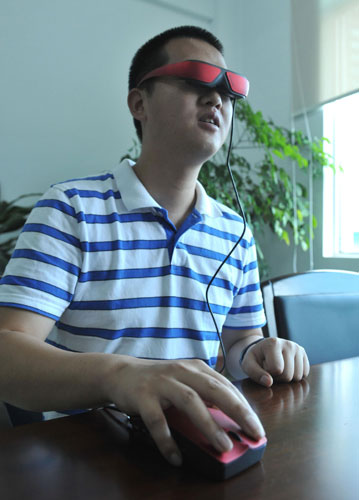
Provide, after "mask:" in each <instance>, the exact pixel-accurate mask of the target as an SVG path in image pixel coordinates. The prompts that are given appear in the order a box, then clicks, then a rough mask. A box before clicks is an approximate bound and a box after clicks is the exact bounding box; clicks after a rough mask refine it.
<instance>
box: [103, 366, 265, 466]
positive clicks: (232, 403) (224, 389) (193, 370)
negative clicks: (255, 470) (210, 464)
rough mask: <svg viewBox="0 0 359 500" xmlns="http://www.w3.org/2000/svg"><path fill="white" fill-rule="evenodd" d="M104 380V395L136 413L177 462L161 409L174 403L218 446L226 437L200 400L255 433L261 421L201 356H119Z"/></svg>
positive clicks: (226, 443)
mask: <svg viewBox="0 0 359 500" xmlns="http://www.w3.org/2000/svg"><path fill="white" fill-rule="evenodd" d="M118 361H119V363H118V365H117V366H116V362H115V364H114V367H113V370H111V372H110V373H111V375H110V379H109V381H108V382H107V383H106V387H107V391H108V392H107V398H108V399H109V400H111V401H112V402H113V403H115V404H116V405H117V407H118V408H119V409H120V410H121V411H123V412H125V413H127V414H129V415H132V414H136V415H140V416H141V418H142V420H143V422H144V424H145V425H146V427H147V429H148V430H149V432H150V434H151V435H152V437H153V439H154V441H155V443H156V444H157V447H158V448H159V450H160V452H161V453H162V455H163V456H164V457H165V458H166V459H167V460H168V461H169V462H170V463H172V464H173V465H180V463H181V454H180V451H179V449H178V447H177V445H176V443H175V441H174V439H173V438H172V436H171V433H170V430H169V427H168V425H167V421H166V418H165V415H164V410H165V409H166V408H168V407H169V406H171V405H173V406H175V407H176V408H178V409H179V410H181V411H182V412H184V413H185V414H187V416H188V417H189V418H190V419H191V420H192V422H193V423H194V424H195V425H196V426H197V427H198V428H199V429H200V430H201V432H202V433H203V434H204V435H205V436H206V437H207V439H208V441H209V442H210V443H211V444H212V445H213V446H214V448H215V449H217V450H218V451H219V452H224V451H229V450H230V449H231V447H232V443H231V440H230V439H229V438H228V436H227V434H226V433H225V431H223V429H222V428H221V427H219V426H218V424H216V422H215V421H214V420H213V418H212V417H211V415H210V413H209V411H208V409H207V406H206V404H205V402H207V403H208V404H211V405H215V406H217V407H218V408H220V409H221V410H222V411H223V412H224V413H226V414H227V415H228V416H229V417H231V418H232V419H233V420H234V421H236V422H237V423H238V424H239V425H240V426H241V427H242V429H243V430H244V431H245V432H246V433H247V434H248V435H249V436H251V437H253V438H254V439H259V438H260V437H263V436H264V430H263V427H262V425H261V423H260V421H259V419H258V417H257V415H256V414H255V412H254V411H253V410H252V408H251V407H250V406H249V404H248V402H247V400H246V399H245V397H244V396H243V395H242V394H241V393H240V392H239V390H238V389H237V388H236V387H235V386H234V385H233V384H231V383H230V382H229V381H228V380H227V379H226V378H225V377H223V376H222V375H220V374H219V373H218V372H216V371H214V370H213V369H211V368H209V367H208V366H207V365H206V364H205V363H204V362H203V361H199V360H178V361H149V360H143V359H136V358H132V357H128V356H121V357H120V359H119V360H118Z"/></svg>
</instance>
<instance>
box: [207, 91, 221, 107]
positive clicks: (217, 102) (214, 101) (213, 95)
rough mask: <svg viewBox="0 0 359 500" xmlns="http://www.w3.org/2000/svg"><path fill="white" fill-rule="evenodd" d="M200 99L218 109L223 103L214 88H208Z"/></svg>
mask: <svg viewBox="0 0 359 500" xmlns="http://www.w3.org/2000/svg"><path fill="white" fill-rule="evenodd" d="M202 100H203V101H204V103H205V104H207V105H211V106H214V107H216V108H218V109H220V108H221V107H222V105H223V102H222V97H221V94H220V93H219V92H218V90H216V89H215V88H213V89H208V90H207V91H206V92H205V93H204V94H203V96H202Z"/></svg>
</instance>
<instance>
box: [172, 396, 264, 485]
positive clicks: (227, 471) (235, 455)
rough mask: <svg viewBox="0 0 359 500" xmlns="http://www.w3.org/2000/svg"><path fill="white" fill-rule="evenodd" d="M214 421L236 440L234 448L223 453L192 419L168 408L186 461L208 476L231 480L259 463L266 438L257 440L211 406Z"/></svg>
mask: <svg viewBox="0 0 359 500" xmlns="http://www.w3.org/2000/svg"><path fill="white" fill-rule="evenodd" d="M208 410H209V412H210V413H211V415H212V417H213V418H214V420H215V421H216V422H217V424H218V425H220V426H221V427H222V428H223V429H224V430H225V431H226V432H227V434H228V436H229V437H230V439H231V440H232V442H233V448H232V450H231V451H228V452H225V453H220V452H218V451H216V450H215V448H213V446H212V445H211V444H210V443H209V442H208V440H207V438H206V437H205V436H204V435H203V434H202V433H201V432H200V431H199V430H198V428H197V427H195V425H194V424H193V423H192V422H191V420H190V419H189V418H188V417H187V416H186V415H185V414H184V413H182V412H180V411H179V410H177V409H176V408H175V407H173V406H172V407H171V408H169V409H168V410H166V411H165V414H166V418H167V421H168V424H169V426H170V429H171V432H172V434H173V437H174V439H175V440H176V442H177V444H178V446H179V448H180V450H181V452H182V454H183V458H184V463H185V464H187V465H190V466H192V467H193V468H195V469H199V470H200V472H201V473H203V474H205V475H206V476H208V477H210V478H213V479H217V480H221V479H228V478H230V477H232V476H234V475H236V474H239V473H240V472H242V471H243V470H245V469H247V468H248V467H251V466H252V465H254V464H255V463H257V462H259V460H260V459H261V458H262V456H263V453H264V450H265V447H266V445H267V439H266V438H265V437H263V438H261V439H259V440H258V441H254V440H252V439H250V438H249V437H248V436H247V435H246V434H244V433H243V431H242V430H241V428H240V427H239V425H238V424H236V422H234V421H233V420H232V419H231V418H229V417H228V416H227V415H225V414H224V413H223V412H222V411H221V410H219V409H216V408H208Z"/></svg>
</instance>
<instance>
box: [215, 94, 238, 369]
mask: <svg viewBox="0 0 359 500" xmlns="http://www.w3.org/2000/svg"><path fill="white" fill-rule="evenodd" d="M235 107H236V100H235V99H234V100H233V112H232V124H231V133H230V138H229V145H228V153H227V160H226V166H227V170H228V173H229V176H230V178H231V182H232V186H233V189H234V194H235V197H236V201H237V204H238V208H239V213H240V215H241V217H242V219H243V230H242V233H241V235H240V236H239V238H238V240H237V241H236V243H235V244H234V246H233V248H232V249H231V251H230V252H229V253H228V255H227V256H226V257H225V258H224V260H223V261H222V262H221V265H220V266H219V267H218V269H217V271H216V272H215V273H214V275H213V276H212V278H211V279H210V281H209V283H208V285H207V289H206V303H207V307H208V310H209V312H210V315H211V318H212V321H213V323H214V326H215V329H216V332H217V336H218V339H219V343H220V345H221V349H222V352H223V366H222V368H221V369H220V370H218V371H219V373H222V372H223V370H224V369H225V367H226V350H225V348H224V345H223V340H222V335H221V333H220V331H219V329H218V325H217V322H216V318H215V317H214V314H213V311H212V308H211V305H210V303H209V300H208V293H209V289H210V287H211V285H212V283H213V281H214V280H215V278H216V276H217V275H218V273H219V271H220V270H221V269H222V267H223V266H224V264H225V263H226V262H227V260H228V259H229V257H230V256H231V255H232V253H233V252H234V251H235V249H236V248H237V246H238V245H239V244H240V242H241V241H242V238H243V236H244V233H245V232H246V227H247V222H246V218H245V215H244V211H243V208H242V205H241V202H240V199H239V195H238V191H237V186H236V183H235V181H234V178H233V174H232V170H231V166H230V164H229V157H230V154H231V149H232V140H233V128H234V115H235Z"/></svg>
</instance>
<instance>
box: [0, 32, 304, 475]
mask: <svg viewBox="0 0 359 500" xmlns="http://www.w3.org/2000/svg"><path fill="white" fill-rule="evenodd" d="M187 60H198V61H203V62H205V63H209V64H212V65H216V66H220V67H222V68H224V67H226V65H225V60H224V58H223V55H222V47H221V44H220V43H219V41H218V40H217V39H216V38H215V37H213V35H211V34H210V33H208V32H206V31H204V30H201V29H200V28H196V27H180V28H176V29H174V30H169V31H167V32H165V33H163V34H161V35H159V36H158V37H155V38H154V39H152V40H150V41H149V42H147V44H145V46H143V47H142V48H141V49H140V50H139V51H138V53H137V54H136V56H135V58H134V60H133V63H132V67H131V72H130V89H129V95H128V106H129V109H130V112H131V113H132V116H133V117H134V119H135V123H136V127H137V131H138V134H139V136H140V138H141V141H142V151H141V154H140V157H139V159H138V161H137V162H136V164H135V165H132V164H130V163H129V162H126V161H125V162H124V163H123V164H121V165H120V166H118V167H116V168H115V169H114V171H113V172H109V173H107V174H103V175H100V176H96V177H89V178H87V179H82V180H81V179H80V180H75V181H69V182H67V183H63V184H59V185H57V186H54V187H53V188H52V189H51V190H49V191H48V192H47V193H46V194H45V195H44V197H43V198H42V200H40V201H39V203H38V205H37V207H36V208H35V210H34V211H33V213H32V214H31V216H30V218H29V219H28V221H27V224H26V226H25V228H24V231H23V232H22V234H21V236H20V238H19V241H18V244H17V247H16V250H15V252H14V255H13V257H12V259H11V261H10V263H9V265H8V267H7V269H6V273H5V276H4V277H3V279H2V282H1V286H0V305H1V306H2V309H1V313H0V317H1V320H0V399H2V400H4V401H7V402H9V403H11V404H14V405H17V406H20V407H23V408H26V409H30V410H34V411H47V410H58V411H61V410H62V411H63V410H69V409H70V410H71V409H78V408H92V407H100V406H103V405H107V404H115V405H116V406H117V407H118V408H119V409H120V410H122V411H124V412H126V413H129V414H140V415H141V417H142V419H143V421H144V423H145V424H146V426H147V427H148V429H149V431H150V433H151V434H152V436H153V438H154V440H155V442H156V443H157V446H158V448H159V450H160V451H161V453H162V454H163V456H164V457H165V458H166V459H167V460H169V461H170V462H171V463H172V464H174V465H179V464H180V463H181V454H180V452H179V450H178V448H177V446H176V443H175V442H174V440H173V438H172V437H171V434H170V431H169V429H168V426H167V422H166V419H165V416H164V413H163V410H164V409H166V408H167V407H169V406H170V405H174V406H176V407H177V408H179V409H180V410H183V411H184V412H186V413H187V414H188V416H189V417H190V418H191V419H192V421H193V422H194V423H195V424H196V425H197V426H198V427H199V428H201V429H202V431H203V432H204V434H205V435H206V436H207V438H208V439H209V441H210V442H211V443H212V444H213V446H214V447H215V448H216V449H217V450H218V451H226V450H229V449H230V448H231V446H232V444H231V442H230V440H229V438H228V437H227V435H226V434H225V433H224V432H223V430H222V429H220V428H219V427H218V426H217V424H216V423H215V422H214V421H213V420H212V418H211V416H210V415H209V412H208V410H207V408H206V405H205V403H204V401H206V402H207V403H211V404H214V405H216V406H218V407H219V408H221V409H222V410H223V411H224V412H225V413H226V414H228V415H229V416H230V417H231V418H233V419H234V420H235V421H237V422H238V423H239V424H240V425H241V426H242V427H243V429H244V430H245V432H247V433H248V434H249V435H251V436H252V437H253V438H259V437H261V436H263V435H264V430H263V428H262V425H261V423H260V422H259V420H258V418H257V416H256V414H255V413H254V412H253V410H252V409H251V408H250V406H249V405H248V403H247V402H246V400H245V398H244V397H243V396H242V395H241V394H240V392H239V391H238V390H237V389H236V388H235V387H234V386H233V385H232V384H231V383H230V382H229V381H228V380H227V379H226V378H224V377H223V376H222V375H220V374H219V373H217V372H216V371H215V370H213V368H211V366H213V365H214V364H215V362H216V356H217V352H218V338H217V336H216V333H215V329H214V326H213V322H212V320H211V317H210V315H209V313H208V309H207V307H206V305H205V299H204V293H205V289H206V286H207V284H208V282H209V280H210V278H211V276H212V275H213V274H214V272H215V270H216V268H217V267H218V265H219V263H220V260H221V258H222V256H225V255H226V254H227V253H228V252H229V251H230V249H231V247H232V246H233V244H234V243H233V236H236V237H238V234H240V232H241V229H242V228H243V221H242V220H241V219H240V218H239V217H238V216H237V215H236V214H235V213H234V212H233V211H231V210H229V209H226V207H223V206H222V205H219V204H218V203H216V202H214V200H210V199H209V198H208V197H207V196H206V194H205V192H204V190H203V188H202V187H201V186H200V185H199V184H198V183H197V182H196V181H197V177H198V174H199V171H200V168H201V166H202V164H203V163H204V162H205V161H206V160H208V159H209V158H210V157H211V156H212V155H213V154H215V153H216V152H217V151H218V150H219V148H220V147H221V146H222V144H223V143H224V141H225V139H226V137H227V134H228V131H229V128H230V123H231V117H232V103H231V99H230V98H229V97H228V95H227V94H226V93H225V92H222V91H219V90H218V89H216V88H211V89H209V88H206V87H201V86H193V85H191V84H189V82H188V81H186V80H185V79H183V78H177V77H173V76H163V77H158V78H157V77H156V78H152V79H149V80H145V81H144V82H143V83H141V80H142V79H143V78H144V77H145V75H146V74H148V73H149V71H151V70H153V69H154V68H157V67H160V66H163V65H165V64H171V63H176V62H181V61H187ZM232 258H233V260H232V261H230V262H228V263H227V264H226V265H225V268H224V269H223V273H222V274H221V275H218V277H217V278H216V280H215V282H214V283H213V285H212V288H211V291H210V302H211V304H212V307H213V309H214V315H215V317H216V320H217V322H218V326H219V328H220V330H221V331H222V337H223V342H224V345H225V348H226V351H227V362H228V369H229V370H230V371H231V372H232V373H233V375H234V376H238V375H239V374H240V373H242V371H241V367H242V369H243V371H244V372H245V373H246V374H247V375H249V376H250V377H251V378H253V379H254V380H255V381H257V382H259V383H261V384H263V385H264V386H267V387H268V386H270V385H271V384H272V383H273V377H274V378H276V379H278V380H282V381H291V380H301V379H302V378H303V377H305V376H306V375H307V374H308V372H309V364H308V359H307V357H306V354H305V352H304V350H303V349H302V348H301V347H299V346H298V345H296V344H294V343H292V342H289V341H285V340H279V339H263V335H262V331H261V328H260V327H261V326H263V324H264V322H265V319H264V313H263V307H262V303H261V296H260V291H259V287H258V280H259V279H258V274H257V266H256V261H255V248H254V245H253V239H252V237H251V234H250V231H249V230H247V232H246V234H245V235H244V238H243V244H241V245H240V246H239V248H238V249H236V254H234V255H233V256H232ZM45 340H46V342H44V341H45ZM247 348H248V349H247ZM240 359H241V362H242V366H241V367H240ZM204 361H205V362H204Z"/></svg>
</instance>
